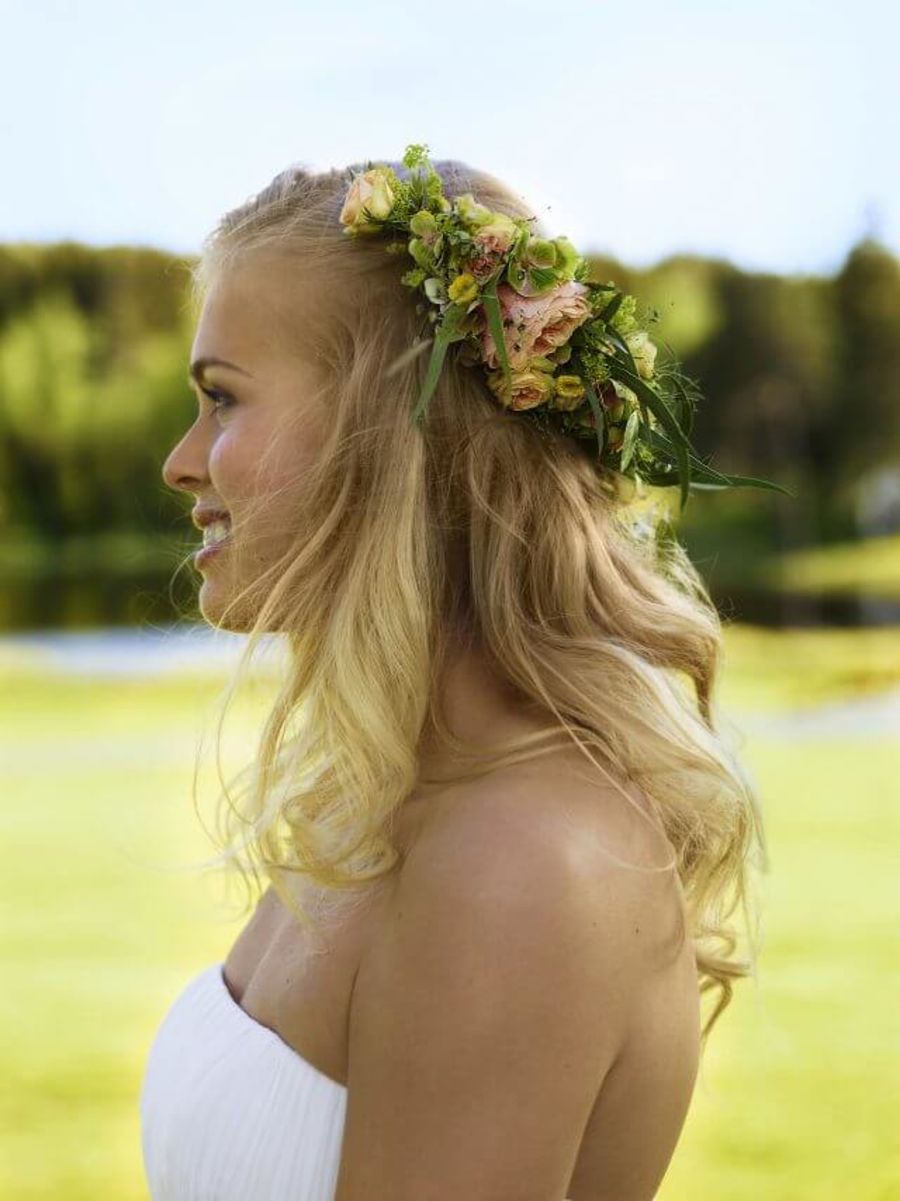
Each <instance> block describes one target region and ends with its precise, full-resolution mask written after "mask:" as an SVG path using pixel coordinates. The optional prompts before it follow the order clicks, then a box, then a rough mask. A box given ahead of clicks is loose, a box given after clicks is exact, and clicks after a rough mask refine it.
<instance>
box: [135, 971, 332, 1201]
mask: <svg viewBox="0 0 900 1201" xmlns="http://www.w3.org/2000/svg"><path fill="white" fill-rule="evenodd" d="M346 1105H347V1090H346V1088H345V1087H344V1085H342V1084H340V1083H338V1081H336V1080H332V1079H331V1078H330V1077H329V1076H325V1075H324V1074H323V1073H322V1072H320V1071H319V1070H318V1069H317V1068H315V1067H313V1065H312V1064H311V1063H308V1062H307V1061H306V1060H305V1059H303V1058H302V1057H301V1056H300V1055H298V1054H297V1052H296V1051H294V1049H293V1048H292V1047H289V1046H288V1044H287V1043H286V1042H284V1041H283V1039H282V1038H281V1037H280V1036H279V1035H278V1034H276V1033H275V1031H274V1030H270V1029H269V1028H268V1027H267V1026H263V1025H262V1024H261V1023H259V1022H257V1021H256V1020H255V1019H254V1018H252V1017H250V1015H249V1014H248V1013H246V1012H245V1011H244V1010H243V1009H242V1008H241V1007H240V1005H238V1003H237V1002H236V1001H235V1000H234V998H233V997H232V996H231V993H230V992H229V991H228V987H227V985H226V983H225V979H224V976H223V965H222V964H221V963H214V964H211V965H210V966H209V967H207V968H205V969H204V970H203V971H202V972H201V973H200V974H199V975H198V976H197V977H195V978H194V979H193V980H192V981H191V982H190V983H189V984H188V986H187V987H186V988H185V989H184V990H183V992H182V993H181V994H180V995H179V996H178V997H177V998H176V1000H175V1002H174V1003H173V1005H172V1006H171V1008H170V1009H169V1010H168V1012H167V1013H166V1015H165V1017H164V1019H163V1021H162V1024H161V1025H160V1027H159V1029H158V1030H157V1032H156V1035H155V1038H154V1040H153V1042H152V1044H151V1047H150V1051H149V1055H148V1058H147V1062H146V1067H145V1072H144V1078H143V1081H142V1085H141V1094H140V1116H141V1146H142V1152H143V1157H144V1171H145V1174H146V1176H147V1182H148V1185H149V1188H150V1196H151V1198H152V1201H333V1198H334V1192H335V1186H336V1184H337V1174H338V1168H339V1166H340V1155H341V1141H342V1137H343V1130H344V1118H345V1113H346Z"/></svg>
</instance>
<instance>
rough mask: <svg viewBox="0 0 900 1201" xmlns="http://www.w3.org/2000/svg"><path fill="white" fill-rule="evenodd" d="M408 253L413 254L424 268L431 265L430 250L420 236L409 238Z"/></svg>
mask: <svg viewBox="0 0 900 1201" xmlns="http://www.w3.org/2000/svg"><path fill="white" fill-rule="evenodd" d="M409 253H410V254H411V255H412V256H413V258H414V259H415V260H416V262H417V263H418V264H419V266H420V267H425V268H426V269H429V268H430V267H431V265H432V262H431V252H430V251H429V249H428V247H427V246H426V245H425V243H424V242H423V241H421V239H420V238H410V240H409Z"/></svg>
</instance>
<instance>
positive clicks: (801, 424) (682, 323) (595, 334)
mask: <svg viewBox="0 0 900 1201" xmlns="http://www.w3.org/2000/svg"><path fill="white" fill-rule="evenodd" d="M419 149H421V150H422V152H423V153H424V152H425V151H426V150H427V148H424V147H422V148H419ZM410 151H411V153H412V159H411V165H412V166H413V167H415V166H416V162H415V152H416V147H410ZM423 161H424V160H423ZM421 165H422V164H421V163H420V164H419V166H421ZM429 178H430V177H429V175H428V173H427V171H426V172H425V173H424V174H423V173H422V172H421V171H418V172H417V173H416V174H415V175H413V176H412V177H411V180H410V181H409V182H408V183H407V184H406V186H407V188H408V192H409V194H408V196H407V202H408V205H409V206H410V207H411V208H412V210H413V212H418V211H421V209H423V208H426V207H429V208H431V210H432V211H433V212H434V215H435V221H436V222H437V225H438V227H440V226H441V221H442V216H443V213H442V212H441V211H440V205H439V204H438V202H437V201H436V200H435V196H434V195H433V194H432V192H430V191H429V190H428V186H427V181H428V179H429ZM415 181H418V182H415ZM413 206H415V207H414V208H413ZM450 232H451V231H445V236H447V237H448V238H449V237H450ZM457 233H458V236H459V237H463V236H465V238H468V239H469V240H470V235H468V234H465V235H463V232H462V231H457ZM454 236H457V234H454ZM453 249H454V252H455V253H456V254H457V255H459V256H462V255H464V254H465V251H466V247H465V246H464V245H462V244H460V245H459V246H456V247H454V248H453ZM590 274H591V277H592V278H593V279H594V280H602V279H608V280H610V281H612V280H615V281H616V284H615V286H613V285H612V284H610V287H609V290H608V291H607V292H606V293H604V292H602V291H598V292H597V293H596V305H597V307H596V310H595V311H596V312H597V316H598V318H601V314H602V311H603V309H607V310H608V311H607V314H606V316H607V319H608V325H607V323H606V321H604V320H602V319H599V320H598V319H595V320H593V321H591V322H588V323H586V324H585V325H583V326H582V327H581V329H580V330H579V334H580V345H579V356H580V359H581V362H582V363H583V365H584V368H585V369H586V370H587V371H588V372H591V373H594V378H595V379H597V380H598V381H603V380H607V379H608V377H609V369H608V359H607V355H606V354H605V353H604V348H606V350H608V343H607V341H606V338H607V332H608V331H610V332H611V333H612V334H615V335H617V336H618V337H619V339H620V340H621V339H622V338H623V336H624V335H625V334H627V333H629V332H630V331H631V329H633V328H635V326H637V327H639V328H646V327H647V325H648V324H649V323H650V322H651V321H657V325H658V328H657V329H656V330H654V333H653V340H654V341H655V342H656V343H657V344H658V345H659V346H660V350H661V353H660V356H659V358H658V360H657V372H656V377H657V379H658V380H659V381H661V382H663V383H664V384H665V388H666V391H667V393H668V395H669V396H670V397H671V398H672V399H673V408H672V412H673V415H674V418H675V421H676V423H677V425H678V426H679V427H680V428H681V429H683V430H685V431H686V432H688V433H689V434H690V436H691V440H692V442H694V444H695V446H696V447H697V451H698V455H699V459H700V460H701V461H704V462H705V463H706V464H707V466H708V470H709V473H710V475H709V479H710V481H711V482H715V474H714V473H715V472H716V471H718V470H719V467H718V465H719V464H725V463H727V464H728V466H729V470H731V469H733V471H734V472H741V473H742V474H747V475H752V476H765V477H768V478H770V479H775V480H778V481H780V482H782V483H784V484H786V485H787V486H788V487H789V488H790V489H791V491H792V492H793V493H794V495H795V499H784V500H781V499H780V498H778V497H769V499H768V501H767V502H766V503H765V504H764V505H763V506H760V505H759V504H758V503H757V501H756V500H754V499H753V498H752V497H750V496H749V495H748V494H747V493H744V494H743V496H742V497H741V499H740V500H739V502H738V503H739V505H742V506H744V507H745V508H746V510H747V512H748V513H749V512H753V513H754V514H755V517H754V520H755V521H757V522H758V523H762V524H761V525H760V534H759V538H760V541H761V543H768V544H769V545H770V547H771V545H772V544H773V543H774V544H776V545H779V546H786V547H790V546H801V545H804V544H815V543H817V542H820V541H822V540H823V538H827V537H831V536H833V534H832V531H837V532H839V533H840V534H841V535H842V536H843V537H845V538H846V537H847V536H852V534H853V511H854V503H855V502H854V496H855V489H856V486H857V484H858V482H859V481H861V480H863V479H864V478H865V477H866V475H867V474H868V473H869V472H871V471H873V470H875V469H876V468H878V467H884V466H890V465H891V464H898V463H900V263H898V261H897V259H896V258H895V257H893V256H892V255H891V254H889V253H888V252H887V251H886V250H885V249H884V248H883V247H880V246H878V245H877V244H875V243H872V242H864V243H861V244H860V245H859V246H858V247H856V248H855V249H854V250H853V251H852V252H851V253H850V254H849V255H848V257H847V261H846V262H845V264H844V265H843V267H842V268H841V270H840V271H839V273H838V274H837V276H836V277H835V278H834V279H826V278H816V277H800V278H782V277H779V276H775V275H765V274H762V275H760V274H751V273H745V272H741V271H739V270H737V269H736V268H734V267H733V266H730V265H729V264H727V263H722V262H717V261H713V260H705V259H695V258H690V257H688V256H684V255H681V256H676V257H674V258H671V259H668V260H666V261H665V262H662V263H660V264H658V265H657V266H655V267H653V268H651V269H648V270H646V271H643V272H641V271H636V270H634V269H629V268H628V267H627V266H625V265H623V264H620V263H617V262H616V261H615V260H613V259H610V258H604V257H602V256H595V257H592V258H591V260H590ZM424 279H425V272H423V271H422V270H421V269H414V270H413V271H411V272H409V273H407V278H405V279H404V281H403V282H407V283H409V284H410V285H412V286H419V285H421V284H422V283H423V282H424ZM187 285H188V264H187V263H186V262H185V260H183V259H181V258H179V257H176V256H171V255H166V254H164V253H162V252H159V251H155V250H149V249H145V248H137V247H135V248H130V247H117V248H113V249H94V248H91V247H85V246H80V245H78V244H75V243H61V244H58V245H49V246H35V245H28V244H17V245H8V246H0V536H2V535H3V533H4V532H9V531H10V530H11V529H16V530H19V531H23V532H24V531H28V530H30V531H32V532H33V534H34V535H35V537H40V538H43V539H48V538H49V539H52V538H57V537H60V536H63V535H66V536H71V535H76V534H77V535H84V534H90V533H98V534H99V533H103V532H109V531H115V530H118V531H124V530H126V529H128V528H137V529H141V530H144V531H146V532H154V531H156V532H162V531H165V530H166V529H171V525H172V522H173V520H175V519H176V518H178V517H179V516H180V515H181V513H182V510H183V506H181V505H180V504H179V502H178V499H177V498H175V497H173V496H171V495H170V494H169V493H168V491H167V490H166V489H165V487H164V485H163V484H162V481H161V478H160V471H161V467H162V463H163V461H164V459H165V456H166V454H167V453H168V451H169V449H171V446H172V445H173V444H174V442H175V441H176V440H177V438H178V437H179V436H180V434H181V433H182V432H183V431H184V429H185V428H186V425H187V423H188V422H189V420H190V419H191V414H192V408H193V400H192V398H191V397H190V395H189V393H188V392H187V390H186V388H185V386H184V382H183V380H184V373H185V367H186V364H187V355H188V350H189V346H190V339H191V336H192V322H193V318H192V314H191V311H190V304H189V294H188V286H187ZM617 290H618V294H617ZM635 298H637V299H635ZM611 301H613V302H614V304H613V307H610V302H611ZM657 319H658V320H657ZM670 351H671V353H672V354H673V355H674V356H675V357H676V358H677V359H679V360H680V361H681V362H682V363H683V366H684V374H683V376H681V377H680V379H679V380H673V379H670V378H667V375H666V373H667V364H668V360H669V353H668V352H670ZM621 358H622V362H621V363H620V364H619V366H618V367H617V368H616V371H617V374H618V375H619V377H620V383H621V382H627V381H625V379H624V376H623V371H631V370H632V368H631V367H630V366H629V364H628V360H627V358H626V357H625V355H624V353H623V354H622V356H621ZM576 366H577V364H576V363H575V362H574V361H573V363H572V364H570V365H569V370H574V369H575V368H576ZM632 383H633V380H632ZM695 384H696V387H695ZM629 386H630V385H629ZM679 388H681V389H683V390H684V392H685V396H684V397H683V398H682V399H679V395H680V394H679ZM635 390H637V389H635ZM698 398H700V404H699V408H698V411H697V416H696V424H695V429H694V431H693V433H691V432H690V429H689V420H690V416H691V414H692V411H693V408H694V405H695V404H696V403H697V401H698ZM595 399H596V397H595ZM679 406H680V407H679ZM584 412H585V413H593V407H592V405H591V402H590V397H588V398H587V400H586V403H585V406H584ZM630 415H631V414H630V410H626V412H625V413H624V414H622V416H621V417H620V418H619V417H614V418H613V421H614V422H615V423H618V424H619V432H620V434H624V431H625V428H626V423H627V421H628V420H629V418H630ZM594 420H595V421H596V418H595V419H594ZM656 420H657V424H658V421H659V420H663V421H664V420H665V418H664V417H663V416H662V414H659V415H658V418H657V419H656ZM633 428H634V427H633V426H632V429H633ZM602 433H603V431H602V430H601V434H602ZM628 445H629V447H630V445H631V442H630V439H629V443H628ZM622 447H623V450H624V449H625V442H624V440H623V442H622ZM676 449H677V448H676ZM627 453H628V452H627V450H626V461H627ZM679 453H680V452H679ZM638 456H639V457H638ZM635 461H639V462H640V463H641V465H646V456H645V454H644V451H643V441H642V440H639V447H638V450H637V452H636V455H635ZM672 465H673V466H675V459H674V457H673V459H672ZM731 503H732V502H731V501H728V500H726V499H725V498H724V497H719V496H705V497H704V499H703V503H702V505H697V504H694V505H692V506H690V508H689V511H688V514H687V516H686V518H685V519H684V523H683V524H684V528H685V530H686V531H687V532H689V531H690V530H691V529H692V528H693V526H694V525H696V524H699V525H702V524H703V523H704V522H705V521H706V520H707V517H708V516H709V517H711V520H712V522H713V525H715V521H716V516H715V515H716V514H717V513H718V512H724V507H729V511H730V506H731ZM701 510H702V511H701ZM766 530H767V531H768V532H766Z"/></svg>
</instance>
